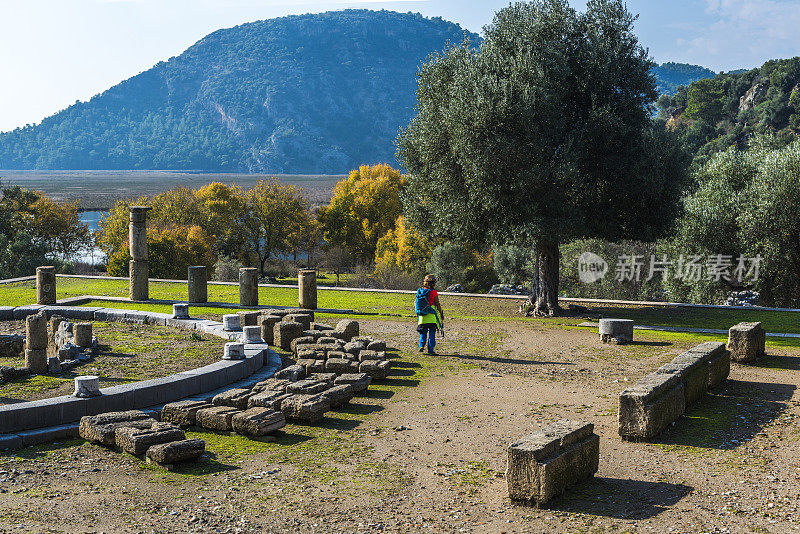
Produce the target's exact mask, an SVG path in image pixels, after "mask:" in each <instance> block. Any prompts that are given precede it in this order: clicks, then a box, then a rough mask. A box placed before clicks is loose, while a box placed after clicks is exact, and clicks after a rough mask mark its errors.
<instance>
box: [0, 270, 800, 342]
mask: <svg viewBox="0 0 800 534" xmlns="http://www.w3.org/2000/svg"><path fill="white" fill-rule="evenodd" d="M57 295H58V298H66V297H75V296H82V295H102V296H113V297H126V296H127V295H128V282H127V280H102V279H80V278H59V279H58V289H57ZM150 296H151V297H152V298H154V299H168V300H181V299H185V298H187V290H186V284H185V283H164V282H151V283H150ZM208 298H209V300H210V301H215V302H230V303H232V304H235V303H238V302H239V289H238V287H237V286H235V285H209V286H208ZM35 300H36V284H35V282H34V281H29V282H20V283H16V284H7V285H3V286H0V305H4V306H21V305H24V304H30V303H32V302H35ZM522 300H523V299H522V298H520V300H519V301H517V300H516V299H494V298H482V297H455V296H453V297H451V296H448V297H443V298H442V305H443V306H444V310H445V316H446V317H455V318H462V319H475V320H481V321H487V320H489V321H497V320H501V321H503V320H521V321H526V322H531V323H534V324H536V323H538V324H543V325H547V324H551V325H552V324H558V325H575V324H577V323H579V322H581V321H583V319H582V318H564V317H559V318H555V319H541V318H527V319H523V318H521V317H520V316H519V315H518V313H517V308H518V306H519V303H520V302H521V301H522ZM259 301H260V302H261V304H265V305H273V306H297V289H296V288H295V287H292V286H287V287H285V288H283V287H261V288H259ZM318 304H319V306H320V307H321V308H331V309H342V310H354V311H355V312H356V313H355V315H358V312H361V313H366V314H375V313H377V314H380V315H385V316H403V317H409V318H410V317H412V316H413V305H414V304H413V296H412V295H407V294H400V293H381V292H356V291H337V290H324V291H320V292H319V300H318ZM92 305H101V306H104V307H120V308H131V307H135V308H138V309H142V310H152V311H161V312H170V311H171V307H170V306H163V305H150V304H138V305H136V306H133V305H132V304H129V303H108V302H95V303H93V304H92ZM592 308H593V310H594V311H597V312H599V313H601V314H602V316H604V317H617V318H624V319H633V320H634V321H635V322H636V324H638V325H648V326H674V327H690V328H712V329H728V328H730V327H731V326H733V325H734V324H736V323H739V322H741V321H761V322H763V323H764V328H765V329H766V330H767V332H781V333H795V334H796V333H800V313H797V312H779V311H762V310H757V309H755V310H754V309H738V308H731V309H708V308H675V307H648V306H639V307H635V306H604V305H593V306H592ZM229 312H230V310H229V309H225V308H203V309H202V313H200V315H205V316H215V315H221V314H223V313H229ZM350 315H353V314H350Z"/></svg>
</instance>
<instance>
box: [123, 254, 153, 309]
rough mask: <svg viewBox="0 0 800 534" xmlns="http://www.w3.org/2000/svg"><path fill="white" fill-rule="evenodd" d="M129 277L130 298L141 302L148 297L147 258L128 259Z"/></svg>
mask: <svg viewBox="0 0 800 534" xmlns="http://www.w3.org/2000/svg"><path fill="white" fill-rule="evenodd" d="M128 276H129V277H130V295H129V296H130V299H131V300H132V301H134V302H142V301H145V300H148V299H149V298H150V287H149V285H148V284H149V278H150V265H149V263H148V261H147V260H130V261H129V262H128Z"/></svg>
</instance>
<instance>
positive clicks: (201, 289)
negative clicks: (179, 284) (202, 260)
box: [187, 265, 208, 303]
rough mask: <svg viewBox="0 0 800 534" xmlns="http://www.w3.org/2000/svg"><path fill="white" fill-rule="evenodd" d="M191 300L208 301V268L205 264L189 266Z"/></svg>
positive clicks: (195, 301) (188, 277)
mask: <svg viewBox="0 0 800 534" xmlns="http://www.w3.org/2000/svg"><path fill="white" fill-rule="evenodd" d="M187 279H188V284H189V302H190V303H198V302H208V270H207V269H206V266H205V265H193V266H192V267H189V275H188V276H187Z"/></svg>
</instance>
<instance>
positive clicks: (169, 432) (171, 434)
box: [114, 423, 186, 456]
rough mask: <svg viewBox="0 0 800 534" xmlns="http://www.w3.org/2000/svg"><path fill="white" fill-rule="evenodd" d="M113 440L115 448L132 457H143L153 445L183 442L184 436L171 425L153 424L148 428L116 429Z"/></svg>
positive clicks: (181, 431)
mask: <svg viewBox="0 0 800 534" xmlns="http://www.w3.org/2000/svg"><path fill="white" fill-rule="evenodd" d="M114 438H115V440H116V443H117V447H119V448H120V449H122V450H123V451H125V452H127V453H128V454H132V455H134V456H143V455H144V453H146V452H147V449H149V448H150V447H152V446H153V445H158V444H160V443H169V442H172V441H179V440H183V439H186V435H185V434H184V433H183V430H181V429H180V428H178V427H176V426H175V425H173V424H172V423H155V424H153V426H151V427H150V428H132V427H120V428H117V429H116V430H115V432H114Z"/></svg>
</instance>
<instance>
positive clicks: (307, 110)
mask: <svg viewBox="0 0 800 534" xmlns="http://www.w3.org/2000/svg"><path fill="white" fill-rule="evenodd" d="M464 35H465V34H464V30H462V29H461V28H460V27H459V26H458V25H456V24H453V23H451V22H447V21H444V20H442V19H441V18H434V19H428V18H425V17H422V16H421V15H418V14H411V13H408V14H401V13H395V12H390V11H367V10H347V11H338V12H329V13H323V14H317V15H302V16H290V17H284V18H278V19H271V20H265V21H261V22H254V23H250V24H243V25H241V26H237V27H235V28H230V29H224V30H219V31H217V32H214V33H212V34H210V35H208V36H207V37H205V38H204V39H202V40H200V41H199V42H197V43H196V44H195V45H193V46H192V47H190V48H189V49H188V50H186V51H185V52H184V53H183V54H181V55H180V56H178V57H174V58H171V59H170V60H169V61H166V62H162V63H159V64H157V65H156V66H155V67H153V68H152V69H150V70H148V71H146V72H143V73H141V74H139V75H138V76H134V77H133V78H130V79H128V80H126V81H124V82H122V83H120V84H119V85H117V86H115V87H112V88H111V89H109V90H108V91H106V92H104V93H102V94H100V95H98V96H95V97H94V98H92V99H91V100H90V101H89V102H82V103H76V104H75V105H73V106H70V107H69V108H67V109H66V110H64V111H62V112H60V113H57V114H55V115H53V116H51V117H49V118H47V119H45V120H43V121H42V123H41V124H39V125H36V126H31V127H26V128H22V129H17V130H15V131H13V132H8V133H4V134H0V168H5V169H198V170H216V171H223V170H224V171H239V172H275V173H314V174H316V173H332V174H337V173H346V172H347V171H349V170H350V169H352V168H355V167H358V165H359V164H363V163H370V162H393V161H394V145H393V141H394V139H395V137H396V135H397V133H398V129H399V128H400V127H401V126H404V125H406V124H407V123H408V121H409V119H410V118H411V116H412V112H413V107H414V102H415V89H416V81H415V79H414V75H415V73H416V71H417V68H418V66H419V65H420V63H421V62H422V61H423V60H424V59H425V58H426V57H427V56H428V55H429V54H431V53H432V52H434V51H437V50H441V49H442V48H444V47H445V46H446V44H447V43H448V42H460V41H462V40H463V39H464ZM470 38H472V39H475V40H476V42H477V36H475V35H474V34H473V35H470Z"/></svg>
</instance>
